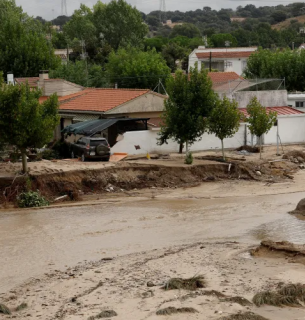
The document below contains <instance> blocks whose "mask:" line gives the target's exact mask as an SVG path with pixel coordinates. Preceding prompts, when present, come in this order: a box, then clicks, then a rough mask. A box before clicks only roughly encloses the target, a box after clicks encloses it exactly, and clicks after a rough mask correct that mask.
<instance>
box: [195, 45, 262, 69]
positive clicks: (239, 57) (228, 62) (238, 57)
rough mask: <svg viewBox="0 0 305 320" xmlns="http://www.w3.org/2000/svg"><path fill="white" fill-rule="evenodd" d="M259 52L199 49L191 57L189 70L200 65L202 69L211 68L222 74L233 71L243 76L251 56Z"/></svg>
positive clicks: (255, 48)
mask: <svg viewBox="0 0 305 320" xmlns="http://www.w3.org/2000/svg"><path fill="white" fill-rule="evenodd" d="M255 51H257V47H245V48H206V47H199V48H198V49H195V50H194V51H193V52H192V53H191V54H190V56H189V68H191V67H194V66H195V63H196V62H197V63H198V68H199V70H200V69H201V68H206V69H209V68H210V64H211V68H212V69H216V70H218V71H222V72H228V71H231V72H232V71H233V72H236V73H237V74H238V75H242V73H243V71H244V70H245V68H246V66H247V61H248V58H249V57H250V55H251V54H252V53H253V52H255Z"/></svg>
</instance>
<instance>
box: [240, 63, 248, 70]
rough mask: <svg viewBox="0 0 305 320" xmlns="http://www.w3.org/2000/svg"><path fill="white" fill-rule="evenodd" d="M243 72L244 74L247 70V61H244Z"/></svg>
mask: <svg viewBox="0 0 305 320" xmlns="http://www.w3.org/2000/svg"><path fill="white" fill-rule="evenodd" d="M241 67H242V70H243V72H244V71H245V69H246V68H247V61H242V66H241Z"/></svg>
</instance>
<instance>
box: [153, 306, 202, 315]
mask: <svg viewBox="0 0 305 320" xmlns="http://www.w3.org/2000/svg"><path fill="white" fill-rule="evenodd" d="M177 313H198V311H197V310H196V309H194V308H175V307H167V308H165V309H161V310H158V311H157V312H156V314H157V315H158V316H169V315H172V314H177Z"/></svg>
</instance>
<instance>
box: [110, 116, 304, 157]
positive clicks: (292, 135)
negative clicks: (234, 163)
mask: <svg viewBox="0 0 305 320" xmlns="http://www.w3.org/2000/svg"><path fill="white" fill-rule="evenodd" d="M278 123H279V135H280V138H281V142H282V143H304V142H305V114H304V115H293V116H285V117H283V116H281V117H279V118H278ZM245 130H246V126H245V124H244V123H242V124H241V125H240V128H239V130H238V132H237V133H236V134H235V135H234V137H232V138H229V139H225V140H224V146H225V148H228V149H230V148H238V147H240V146H242V145H244V141H245V134H246V133H245ZM159 132H160V131H159V130H147V131H133V132H126V133H125V134H124V135H123V139H122V140H121V141H119V142H118V143H117V144H116V145H115V146H113V147H112V148H111V152H112V153H114V152H124V153H128V154H131V155H136V154H141V153H146V152H149V153H170V152H178V151H179V145H178V143H177V142H175V141H172V140H170V141H168V144H164V145H162V146H159V145H157V139H158V133H159ZM276 135H277V128H276V127H273V128H272V129H271V130H270V131H269V133H268V134H267V135H265V137H264V143H265V144H276V143H277V139H276ZM251 138H252V137H251V134H250V132H249V129H247V144H248V145H251ZM253 142H254V144H255V143H256V138H254V139H253ZM135 146H140V147H141V149H140V150H136V149H135ZM211 149H213V150H215V149H216V150H217V149H221V143H220V140H219V139H218V138H216V137H215V136H214V135H210V134H207V133H205V134H204V135H203V136H202V139H201V141H198V142H195V143H194V144H193V145H191V146H190V150H191V151H203V150H211Z"/></svg>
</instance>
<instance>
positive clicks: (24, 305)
mask: <svg viewBox="0 0 305 320" xmlns="http://www.w3.org/2000/svg"><path fill="white" fill-rule="evenodd" d="M27 307H28V304H27V303H25V302H23V303H21V304H20V305H19V306H18V307H17V308H16V311H21V310H23V309H26V308H27Z"/></svg>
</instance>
